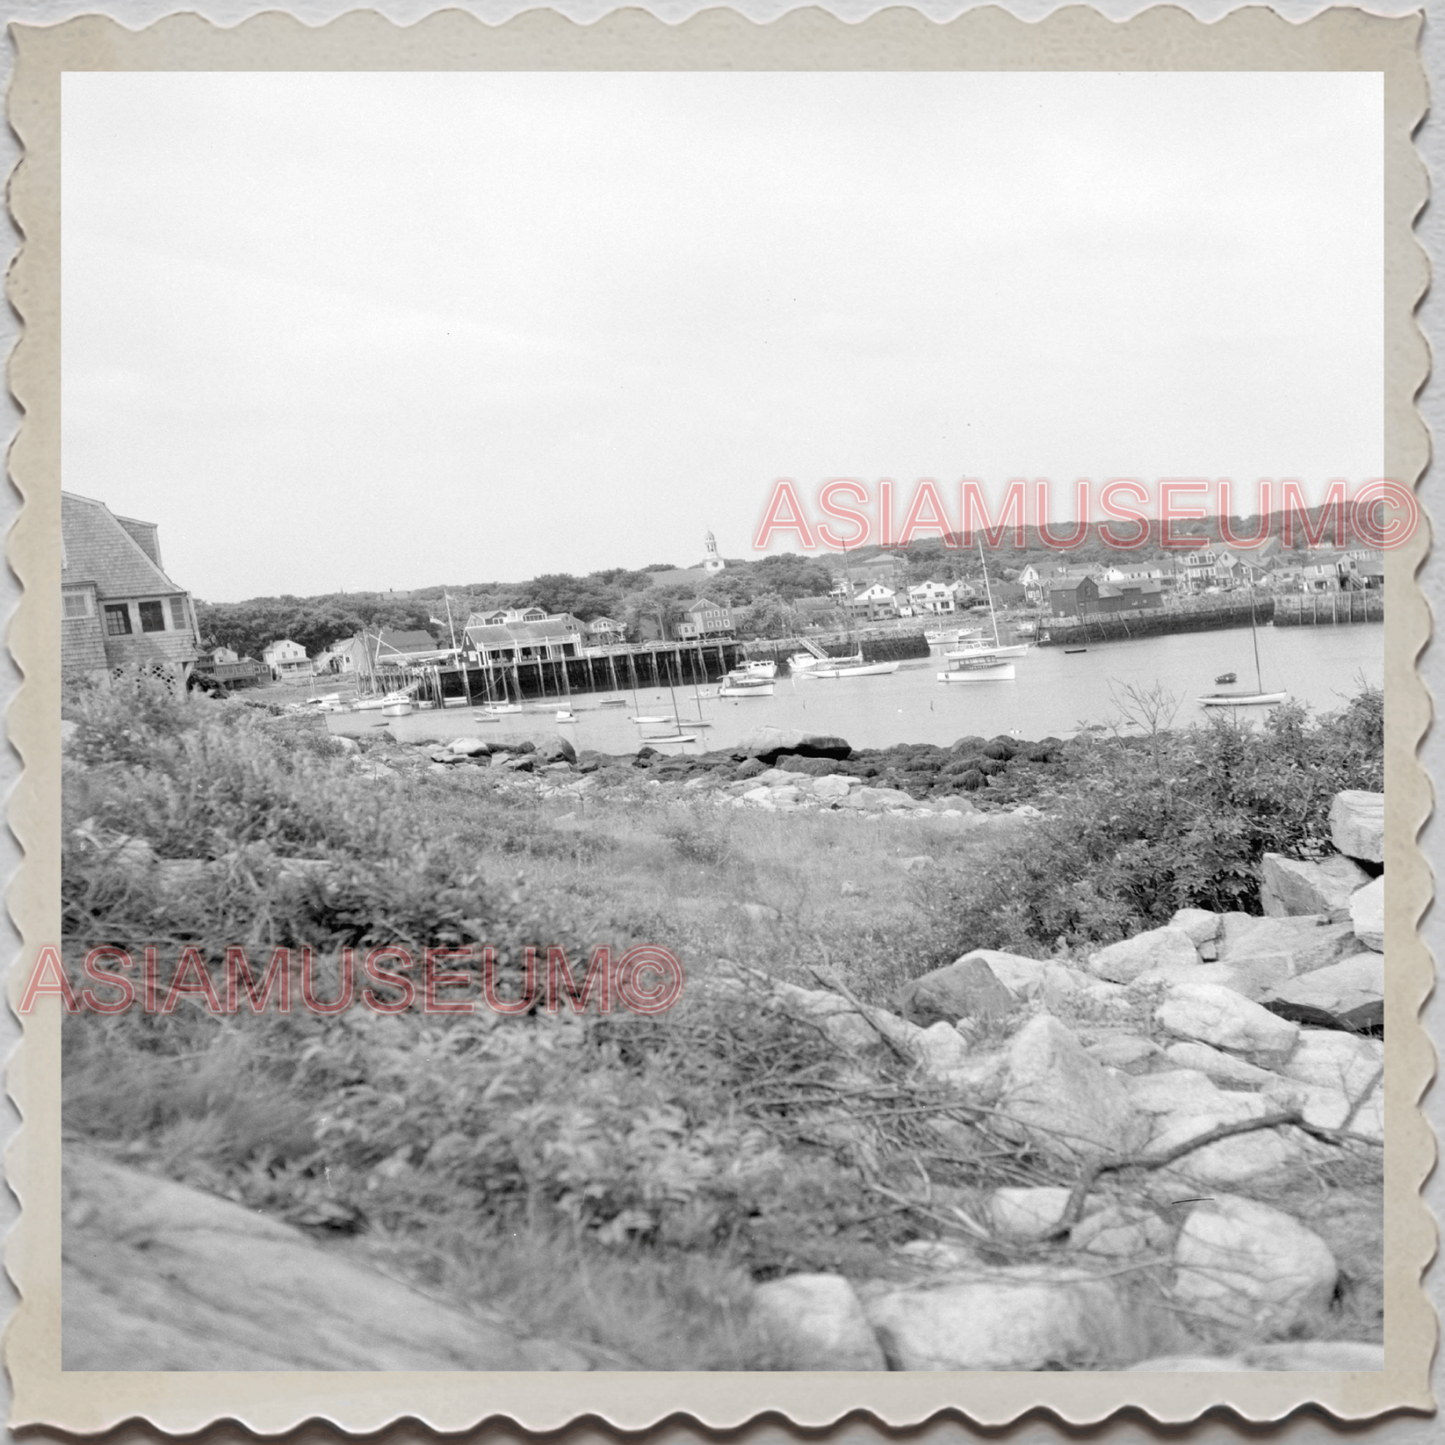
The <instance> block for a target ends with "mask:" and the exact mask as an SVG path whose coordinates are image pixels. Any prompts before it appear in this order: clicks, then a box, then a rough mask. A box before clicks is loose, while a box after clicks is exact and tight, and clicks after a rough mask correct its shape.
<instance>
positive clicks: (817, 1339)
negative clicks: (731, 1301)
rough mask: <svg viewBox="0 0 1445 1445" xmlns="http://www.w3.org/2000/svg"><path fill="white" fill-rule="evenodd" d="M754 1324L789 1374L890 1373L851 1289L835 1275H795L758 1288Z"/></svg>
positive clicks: (754, 1301) (845, 1281) (876, 1340)
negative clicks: (825, 1371)
mask: <svg viewBox="0 0 1445 1445" xmlns="http://www.w3.org/2000/svg"><path fill="white" fill-rule="evenodd" d="M753 1321H754V1323H755V1324H756V1325H757V1327H758V1329H759V1331H760V1332H761V1333H762V1335H763V1337H764V1338H765V1339H766V1340H767V1341H768V1342H769V1344H770V1345H771V1346H772V1349H773V1352H774V1354H775V1356H776V1358H777V1362H778V1363H779V1365H780V1367H781V1368H783V1369H788V1370H886V1369H887V1368H888V1362H887V1361H886V1360H885V1359H884V1358H883V1350H882V1348H881V1347H880V1346H879V1344H878V1339H877V1336H876V1335H874V1333H873V1327H872V1325H870V1324H869V1323H868V1317H867V1315H865V1314H864V1313H863V1306H862V1304H861V1303H860V1302H859V1300H858V1296H857V1295H856V1294H855V1293H854V1292H853V1286H852V1285H850V1284H849V1283H848V1281H847V1280H846V1279H843V1278H842V1277H841V1276H840V1275H836V1274H793V1275H788V1276H787V1277H786V1278H784V1279H775V1280H771V1281H770V1282H769V1283H767V1284H762V1285H759V1286H758V1290H757V1293H756V1294H755V1295H754V1297H753Z"/></svg>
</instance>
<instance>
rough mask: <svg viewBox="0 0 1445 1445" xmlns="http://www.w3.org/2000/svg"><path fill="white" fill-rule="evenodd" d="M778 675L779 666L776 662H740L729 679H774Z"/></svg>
mask: <svg viewBox="0 0 1445 1445" xmlns="http://www.w3.org/2000/svg"><path fill="white" fill-rule="evenodd" d="M777 675H778V664H777V663H776V662H740V663H738V665H737V666H736V667H735V668H733V670H732V671H731V672H730V673H728V676H729V677H763V678H772V677H776V676H777Z"/></svg>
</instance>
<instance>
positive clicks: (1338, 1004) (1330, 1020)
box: [1260, 952, 1385, 1033]
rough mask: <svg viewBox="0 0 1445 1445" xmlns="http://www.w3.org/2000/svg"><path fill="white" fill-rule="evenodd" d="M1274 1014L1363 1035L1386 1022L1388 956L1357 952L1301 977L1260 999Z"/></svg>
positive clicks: (1304, 1022) (1289, 981)
mask: <svg viewBox="0 0 1445 1445" xmlns="http://www.w3.org/2000/svg"><path fill="white" fill-rule="evenodd" d="M1260 1002H1261V1003H1263V1004H1264V1006H1265V1007H1266V1008H1267V1009H1268V1010H1269V1011H1270V1012H1271V1013H1275V1014H1278V1015H1279V1016H1280V1017H1281V1018H1284V1019H1292V1020H1293V1021H1294V1022H1295V1023H1299V1024H1315V1025H1317V1026H1319V1027H1322V1028H1332V1029H1348V1030H1350V1031H1352V1032H1354V1033H1363V1032H1365V1031H1367V1030H1370V1029H1378V1028H1383V1027H1384V1023H1385V956H1384V954H1382V953H1373V952H1371V953H1357V954H1355V955H1354V956H1353V957H1351V958H1344V959H1341V960H1340V962H1339V963H1332V964H1330V966H1329V967H1328V968H1319V969H1316V970H1315V971H1314V972H1313V973H1305V974H1301V975H1300V976H1299V977H1298V978H1292V979H1288V980H1286V981H1285V982H1283V983H1281V984H1280V985H1278V987H1276V988H1273V989H1271V990H1270V991H1269V992H1268V993H1266V994H1265V996H1264V997H1263V998H1262V999H1261V1000H1260Z"/></svg>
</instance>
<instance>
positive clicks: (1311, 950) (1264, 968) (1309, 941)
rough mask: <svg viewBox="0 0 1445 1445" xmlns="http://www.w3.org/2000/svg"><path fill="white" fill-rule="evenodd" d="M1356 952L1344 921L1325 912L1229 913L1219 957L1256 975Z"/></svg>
mask: <svg viewBox="0 0 1445 1445" xmlns="http://www.w3.org/2000/svg"><path fill="white" fill-rule="evenodd" d="M1358 951H1359V943H1358V941H1357V940H1356V938H1355V932H1354V929H1353V928H1351V926H1350V925H1349V924H1348V923H1331V922H1330V921H1329V918H1328V916H1327V915H1324V914H1311V915H1303V916H1300V917H1289V918H1252V917H1249V916H1248V915H1246V914H1242V913H1229V914H1226V915H1225V917H1224V932H1223V938H1222V940H1221V942H1220V945H1219V961H1220V962H1221V963H1229V964H1235V965H1238V966H1239V967H1241V968H1243V969H1245V970H1246V971H1247V972H1248V973H1249V975H1250V976H1251V977H1253V978H1257V979H1265V978H1269V977H1270V976H1271V975H1272V974H1278V975H1279V976H1281V977H1293V976H1294V975H1295V974H1300V973H1312V972H1313V971H1314V970H1315V969H1317V968H1325V967H1326V966H1328V965H1329V964H1332V963H1338V962H1339V961H1340V959H1342V958H1347V957H1348V956H1349V955H1350V954H1352V953H1357V952H1358Z"/></svg>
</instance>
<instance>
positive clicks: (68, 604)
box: [60, 592, 90, 618]
mask: <svg viewBox="0 0 1445 1445" xmlns="http://www.w3.org/2000/svg"><path fill="white" fill-rule="evenodd" d="M60 604H61V615H62V616H63V617H66V618H72V617H89V616H90V593H89V592H62V593H61V594H60Z"/></svg>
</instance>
